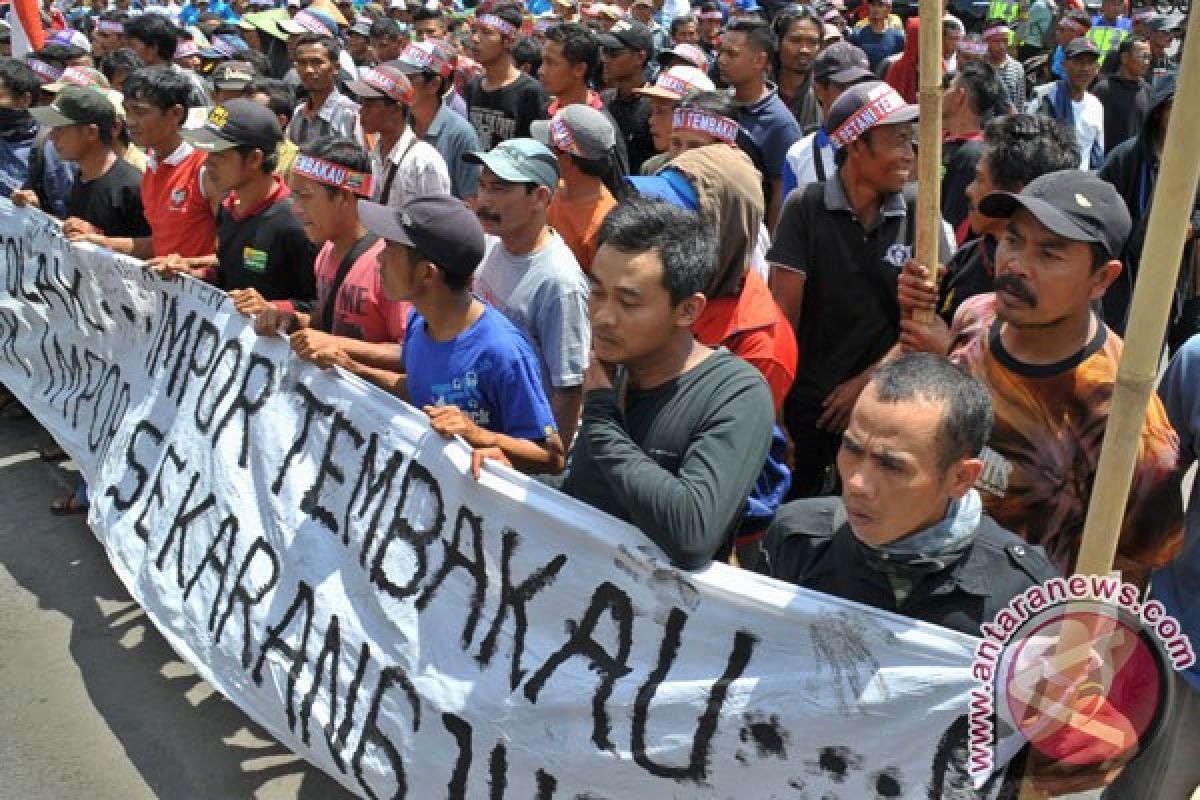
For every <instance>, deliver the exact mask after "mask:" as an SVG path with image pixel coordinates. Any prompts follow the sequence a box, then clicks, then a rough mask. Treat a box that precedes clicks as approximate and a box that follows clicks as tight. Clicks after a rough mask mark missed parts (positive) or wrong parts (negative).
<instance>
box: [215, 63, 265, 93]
mask: <svg viewBox="0 0 1200 800" xmlns="http://www.w3.org/2000/svg"><path fill="white" fill-rule="evenodd" d="M254 78H255V72H254V66H253V65H252V64H251V63H250V62H249V61H223V62H221V63H220V64H217V66H216V67H215V68H214V69H213V72H212V84H213V87H215V88H217V89H231V90H235V91H242V90H245V89H248V88H249V87H250V84H252V83H254Z"/></svg>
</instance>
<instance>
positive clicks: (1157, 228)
mask: <svg viewBox="0 0 1200 800" xmlns="http://www.w3.org/2000/svg"><path fill="white" fill-rule="evenodd" d="M1196 19H1197V18H1196V16H1195V15H1193V16H1191V17H1190V18H1189V20H1188V35H1187V36H1186V37H1185V39H1184V44H1183V54H1182V56H1183V57H1182V59H1181V61H1180V70H1179V85H1178V86H1177V87H1176V92H1175V105H1174V107H1175V108H1176V109H1191V108H1196V107H1197V103H1200V74H1197V73H1196V65H1197V63H1200V61H1198V59H1200V53H1198V52H1197V50H1200V23H1198V22H1197V21H1196ZM1189 70H1190V72H1189ZM1173 118H1174V119H1175V120H1179V122H1176V123H1175V124H1173V125H1170V126H1169V127H1168V129H1167V138H1166V142H1165V144H1164V146H1163V153H1162V162H1161V165H1160V168H1159V172H1158V174H1159V178H1158V184H1157V185H1156V186H1155V189H1154V203H1153V205H1152V206H1151V210H1150V222H1149V227H1148V228H1147V231H1146V243H1145V245H1144V247H1143V249H1142V258H1141V271H1140V272H1139V273H1138V276H1137V283H1136V285H1135V286H1134V291H1133V304H1132V306H1131V308H1130V313H1129V324H1128V326H1127V327H1126V338H1125V348H1124V350H1123V351H1122V354H1121V362H1120V364H1119V366H1118V368H1117V380H1116V386H1115V390H1114V393H1113V402H1112V409H1111V410H1110V411H1109V415H1108V425H1107V427H1106V429H1105V431H1104V442H1103V445H1102V447H1101V449H1100V462H1099V464H1098V465H1097V469H1096V480H1095V483H1094V484H1093V486H1092V493H1091V497H1090V499H1089V502H1088V510H1087V519H1086V521H1085V523H1084V527H1083V539H1082V541H1081V542H1080V548H1079V558H1078V559H1077V560H1076V562H1075V571H1076V572H1077V573H1081V574H1085V575H1108V574H1110V573H1111V571H1112V566H1113V561H1114V559H1115V557H1116V553H1117V538H1118V536H1119V535H1120V532H1121V522H1122V520H1123V519H1124V516H1125V506H1126V503H1127V501H1128V499H1129V487H1130V484H1131V482H1132V480H1133V469H1134V466H1135V462H1136V459H1137V453H1138V447H1139V445H1140V443H1141V434H1142V423H1143V421H1144V420H1145V417H1146V407H1147V405H1148V404H1149V402H1150V395H1151V394H1152V393H1153V392H1154V389H1155V384H1156V379H1157V377H1158V363H1159V358H1160V356H1161V354H1162V343H1163V336H1164V334H1165V332H1166V328H1167V315H1168V314H1169V313H1170V309H1171V300H1172V298H1173V297H1174V293H1175V282H1176V278H1177V275H1178V272H1179V265H1180V262H1181V260H1182V259H1183V247H1184V240H1185V238H1186V234H1187V229H1188V225H1189V223H1190V217H1191V211H1192V207H1193V204H1194V200H1195V195H1196V187H1197V184H1198V182H1200V159H1197V158H1196V153H1198V152H1200V126H1198V125H1190V124H1186V120H1184V119H1183V117H1181V116H1180V115H1178V114H1176V115H1173ZM1045 797H1048V795H1047V794H1046V793H1044V792H1042V791H1041V790H1039V789H1037V788H1036V787H1035V786H1033V784H1032V781H1031V780H1030V779H1029V778H1028V777H1027V778H1026V780H1025V781H1023V783H1022V786H1021V795H1020V798H1021V800H1040V799H1041V798H1045Z"/></svg>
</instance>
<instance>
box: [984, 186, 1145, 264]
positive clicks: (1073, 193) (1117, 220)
mask: <svg viewBox="0 0 1200 800" xmlns="http://www.w3.org/2000/svg"><path fill="white" fill-rule="evenodd" d="M1018 208H1024V209H1025V210H1026V211H1028V212H1029V213H1030V214H1032V215H1033V216H1034V217H1035V218H1036V219H1037V221H1038V222H1040V223H1041V224H1042V225H1044V226H1046V228H1047V229H1048V230H1049V231H1050V232H1051V233H1054V234H1056V235H1058V236H1061V237H1063V238H1064V239H1071V240H1073V241H1077V242H1095V243H1096V244H1099V245H1101V246H1102V247H1103V248H1104V249H1105V250H1106V251H1108V255H1109V257H1110V258H1118V257H1119V256H1120V254H1121V251H1122V250H1123V249H1124V248H1125V240H1126V239H1127V238H1128V237H1129V231H1130V229H1131V228H1132V227H1133V223H1132V222H1131V221H1130V218H1129V209H1127V208H1126V207H1125V201H1124V200H1122V199H1121V195H1120V194H1118V193H1117V190H1116V189H1115V188H1114V187H1113V185H1112V184H1111V183H1109V182H1108V181H1106V180H1103V179H1101V178H1098V177H1096V175H1094V174H1092V173H1090V172H1084V171H1083V170H1077V169H1068V170H1063V171H1061V172H1050V173H1047V174H1045V175H1042V176H1040V177H1037V178H1035V179H1033V180H1032V181H1030V182H1029V184H1028V185H1027V186H1026V187H1025V188H1024V189H1022V190H1021V193H1020V194H1016V193H1014V192H992V193H991V194H989V195H988V196H987V197H985V198H983V199H982V200H980V201H979V213H981V214H984V215H986V216H989V217H999V218H1002V219H1005V218H1008V217H1011V216H1012V215H1013V212H1015V211H1016V210H1017V209H1018Z"/></svg>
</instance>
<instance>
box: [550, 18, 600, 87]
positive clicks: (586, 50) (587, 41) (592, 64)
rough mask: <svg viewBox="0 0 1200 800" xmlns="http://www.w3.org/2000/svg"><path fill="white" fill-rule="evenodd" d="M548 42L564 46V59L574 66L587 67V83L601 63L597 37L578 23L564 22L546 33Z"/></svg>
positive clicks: (585, 76) (585, 74)
mask: <svg viewBox="0 0 1200 800" xmlns="http://www.w3.org/2000/svg"><path fill="white" fill-rule="evenodd" d="M546 41H548V42H558V43H559V44H560V45H562V51H563V58H565V59H567V61H568V63H570V64H571V65H572V66H574V65H576V64H585V65H587V72H585V73H584V74H583V79H584V80H585V81H586V80H587V79H588V76H589V75H591V74H592V73H594V72H595V70H596V66H597V65H598V64H599V63H600V43H599V42H598V41H597V40H596V35H595V34H594V33H592V32H591V31H590V30H588V29H587V28H586V27H584V26H583V25H580V24H579V23H578V22H564V23H563V24H561V25H555V26H554V27H553V28H550V29H549V30H548V31H546Z"/></svg>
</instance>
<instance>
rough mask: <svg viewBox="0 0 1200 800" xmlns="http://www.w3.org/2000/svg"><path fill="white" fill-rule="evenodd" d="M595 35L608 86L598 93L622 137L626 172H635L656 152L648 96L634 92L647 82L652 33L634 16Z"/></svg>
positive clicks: (652, 39) (651, 49)
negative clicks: (626, 161)
mask: <svg viewBox="0 0 1200 800" xmlns="http://www.w3.org/2000/svg"><path fill="white" fill-rule="evenodd" d="M598 39H599V42H600V60H601V63H602V64H603V65H604V82H605V84H606V85H608V86H609V88H608V89H605V90H604V92H603V93H602V94H601V97H602V98H603V100H604V107H605V108H607V109H608V113H609V114H611V115H612V118H613V119H614V120H616V122H617V128H618V129H619V130H620V132H621V138H622V139H624V141H625V152H626V153H627V154H628V155H629V174H630V175H637V174H639V173H640V172H641V168H642V162H643V161H645V160H646V159H648V158H650V157H651V156H652V155H654V153H655V148H654V137H652V136H651V135H650V99H649V98H648V97H644V96H642V95H640V94H635V93H634V90H635V89H641V88H642V87H643V86H645V85H646V63H647V62H648V61H649V59H650V57H651V56H652V55H653V54H654V36H653V34H651V33H650V29H649V28H647V27H646V26H645V25H643V24H642V23H640V22H638V21H637V20H636V19H622V20H619V21H618V22H617V23H616V24H615V25H613V26H612V28H610V29H609V31H608V32H607V33H602V34H600V36H599V37H598Z"/></svg>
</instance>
